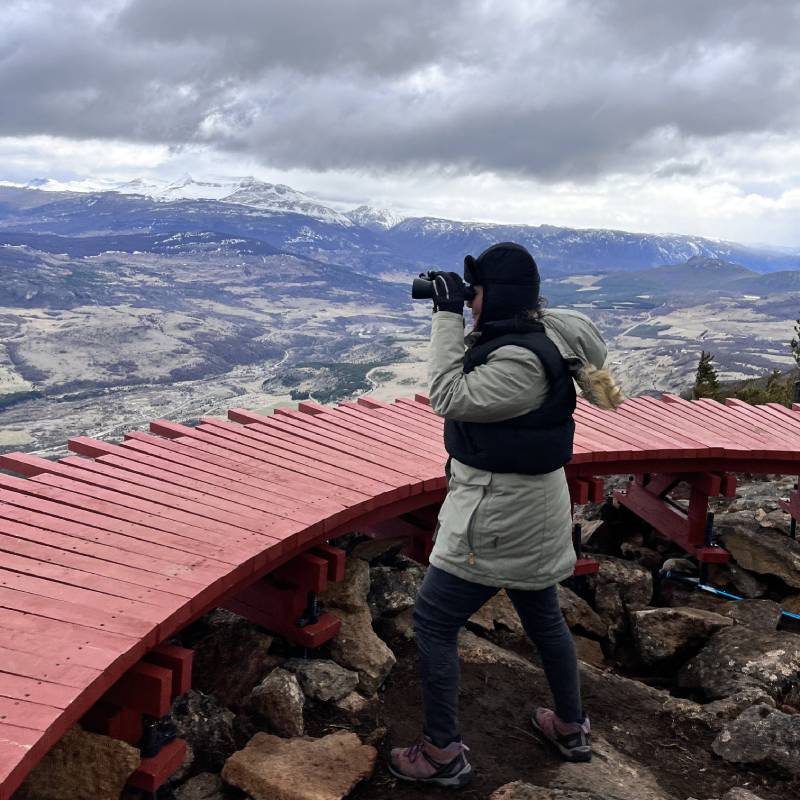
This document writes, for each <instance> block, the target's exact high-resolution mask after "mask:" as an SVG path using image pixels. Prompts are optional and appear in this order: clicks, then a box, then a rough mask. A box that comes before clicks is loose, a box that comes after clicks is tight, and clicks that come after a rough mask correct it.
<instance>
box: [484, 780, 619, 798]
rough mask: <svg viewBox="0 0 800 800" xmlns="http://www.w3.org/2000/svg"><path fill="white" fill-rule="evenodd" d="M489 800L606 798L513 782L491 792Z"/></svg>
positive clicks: (589, 793)
mask: <svg viewBox="0 0 800 800" xmlns="http://www.w3.org/2000/svg"><path fill="white" fill-rule="evenodd" d="M489 800H606V798H605V797H602V796H601V795H599V794H595V793H594V792H579V791H570V790H567V791H564V790H563V789H548V788H546V787H544V786H534V785H533V784H532V783H523V782H522V781H514V783H507V784H506V785H505V786H501V787H500V788H499V789H497V790H496V791H495V792H493V793H492V795H491V796H490V797H489Z"/></svg>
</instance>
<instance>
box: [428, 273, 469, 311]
mask: <svg viewBox="0 0 800 800" xmlns="http://www.w3.org/2000/svg"><path fill="white" fill-rule="evenodd" d="M433 275H435V277H434V279H433V310H434V311H452V312H454V313H455V314H463V313H464V303H465V301H466V299H467V295H466V292H465V291H464V290H465V284H464V281H463V280H462V278H461V276H460V275H459V274H458V273H457V272H434V273H433Z"/></svg>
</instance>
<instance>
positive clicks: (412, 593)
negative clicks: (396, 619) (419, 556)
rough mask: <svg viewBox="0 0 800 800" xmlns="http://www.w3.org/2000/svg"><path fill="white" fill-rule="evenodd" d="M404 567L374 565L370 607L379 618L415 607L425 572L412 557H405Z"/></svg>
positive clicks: (370, 572) (371, 576) (371, 571)
mask: <svg viewBox="0 0 800 800" xmlns="http://www.w3.org/2000/svg"><path fill="white" fill-rule="evenodd" d="M403 562H404V564H405V566H404V568H402V569H401V568H397V567H372V568H371V569H370V571H369V574H370V589H369V595H368V601H369V607H370V608H371V609H372V613H373V616H374V617H375V618H376V619H377V618H378V617H381V616H383V615H384V614H397V613H399V612H400V611H405V610H406V609H407V608H413V606H414V601H415V600H416V599H417V592H418V591H419V587H420V586H421V585H422V579H423V578H424V577H425V573H424V572H423V570H422V568H421V567H420V566H419V564H417V563H416V562H414V561H411V560H410V559H403Z"/></svg>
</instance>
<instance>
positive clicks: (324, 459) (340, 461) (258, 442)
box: [196, 419, 421, 490]
mask: <svg viewBox="0 0 800 800" xmlns="http://www.w3.org/2000/svg"><path fill="white" fill-rule="evenodd" d="M196 430H199V431H204V432H205V433H210V434H212V435H213V436H217V437H219V438H221V439H227V440H229V441H232V442H237V443H239V444H245V445H248V446H252V447H258V448H259V450H262V449H263V450H264V451H266V452H270V451H272V452H282V453H290V454H293V455H303V456H304V457H312V456H313V458H314V460H315V461H318V462H319V463H320V464H328V465H330V466H333V467H336V468H337V469H346V470H348V471H351V472H353V473H354V474H356V475H359V476H361V475H363V473H364V472H369V473H370V474H369V476H367V477H370V478H373V479H375V480H378V481H382V482H383V483H386V484H387V485H389V486H403V485H414V484H415V483H416V481H415V480H414V476H413V475H406V474H403V472H399V471H397V470H395V469H391V468H390V467H389V466H387V465H385V464H377V463H374V462H373V463H370V464H365V462H364V461H363V460H362V459H360V458H358V457H354V456H351V455H350V454H348V453H345V452H343V451H341V450H333V449H332V448H330V447H329V446H327V444H326V443H317V442H312V441H308V440H307V441H303V440H301V439H299V437H297V436H293V435H291V434H286V433H282V432H279V431H258V430H253V429H249V428H243V427H242V426H241V425H235V424H233V423H231V422H226V421H225V420H214V419H210V420H201V423H200V424H199V425H198V426H197V427H196ZM420 490H421V489H420Z"/></svg>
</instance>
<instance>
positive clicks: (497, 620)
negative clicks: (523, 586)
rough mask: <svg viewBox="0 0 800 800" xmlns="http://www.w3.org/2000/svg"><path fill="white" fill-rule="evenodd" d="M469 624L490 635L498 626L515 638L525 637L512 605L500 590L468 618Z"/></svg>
mask: <svg viewBox="0 0 800 800" xmlns="http://www.w3.org/2000/svg"><path fill="white" fill-rule="evenodd" d="M469 621H470V623H472V624H473V625H475V626H476V627H478V628H480V629H481V630H484V631H486V632H487V633H491V632H492V631H494V630H495V628H496V627H497V626H498V625H500V626H502V627H504V628H507V629H508V630H510V631H511V632H512V633H514V634H516V635H517V636H525V629H524V628H523V627H522V623H521V622H520V621H519V615H518V614H517V610H516V609H515V608H514V604H513V603H512V602H511V600H510V599H509V597H508V595H507V594H506V592H505V589H501V590H500V591H499V592H498V593H497V594H496V595H495V596H494V597H493V598H492V599H491V600H489V602H487V603H484V604H483V606H482V607H481V608H480V609H478V611H476V612H475V613H474V614H473V615H472V616H471V617H470V618H469Z"/></svg>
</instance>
